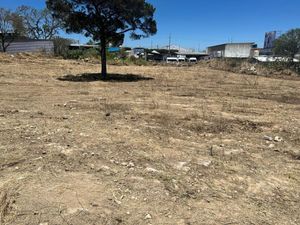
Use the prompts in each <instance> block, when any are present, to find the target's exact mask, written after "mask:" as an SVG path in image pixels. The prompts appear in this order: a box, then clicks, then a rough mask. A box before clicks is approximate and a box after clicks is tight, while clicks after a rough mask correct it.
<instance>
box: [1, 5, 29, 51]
mask: <svg viewBox="0 0 300 225" xmlns="http://www.w3.org/2000/svg"><path fill="white" fill-rule="evenodd" d="M24 32H25V28H24V26H23V23H22V20H21V18H20V17H19V16H18V15H17V14H16V13H13V12H11V11H10V10H8V9H4V8H0V42H1V43H0V51H3V52H6V49H7V48H8V47H9V45H10V44H11V42H13V40H14V39H15V38H16V37H18V36H20V35H22V34H23V33H24Z"/></svg>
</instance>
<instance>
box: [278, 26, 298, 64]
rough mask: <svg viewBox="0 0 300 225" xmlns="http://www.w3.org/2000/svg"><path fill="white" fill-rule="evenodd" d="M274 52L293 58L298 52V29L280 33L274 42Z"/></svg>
mask: <svg viewBox="0 0 300 225" xmlns="http://www.w3.org/2000/svg"><path fill="white" fill-rule="evenodd" d="M273 51H274V54H275V55H278V56H284V57H288V58H289V59H290V60H293V58H294V57H295V55H296V54H298V53H299V52H300V29H292V30H290V31H288V32H287V33H285V34H283V35H281V36H280V37H279V38H278V39H277V40H276V41H275V43H274V49H273Z"/></svg>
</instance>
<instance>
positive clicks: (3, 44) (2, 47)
mask: <svg viewBox="0 0 300 225" xmlns="http://www.w3.org/2000/svg"><path fill="white" fill-rule="evenodd" d="M0 50H2V52H6V46H5V39H4V37H2V36H1V49H0Z"/></svg>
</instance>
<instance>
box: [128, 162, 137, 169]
mask: <svg viewBox="0 0 300 225" xmlns="http://www.w3.org/2000/svg"><path fill="white" fill-rule="evenodd" d="M134 166H135V165H134V163H133V162H129V163H128V165H127V167H129V168H132V167H134Z"/></svg>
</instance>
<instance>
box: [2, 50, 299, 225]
mask: <svg viewBox="0 0 300 225" xmlns="http://www.w3.org/2000/svg"><path fill="white" fill-rule="evenodd" d="M99 69H100V65H97V64H88V63H84V62H77V61H64V60H57V59H45V58H42V57H31V56H30V55H26V57H23V56H21V57H15V58H11V57H7V56H3V55H2V56H0V98H1V101H0V132H1V135H0V143H1V145H0V223H1V224H48V225H50V224H67V225H68V224H74V225H75V224H76V225H77V224H78V225H79V224H80V225H82V224H101V225H102V224H110V225H115V224H130V225H131V224H172V225H174V224H178V225H184V224H186V225H187V224H193V225H194V224H195V225H198V224H203V225H204V224H205V225H208V224H280V225H284V224H286V225H288V224H289V225H290V224H294V225H296V224H299V223H300V217H299V213H298V212H299V208H300V201H299V199H300V175H299V169H300V164H299V144H300V141H299V136H300V114H299V104H300V102H299V97H298V96H300V81H299V80H294V81H291V80H282V79H272V78H265V77H258V76H253V75H251V76H250V77H246V76H245V75H240V74H233V73H229V72H224V71H215V70H212V69H209V68H206V67H202V66H201V65H200V66H193V67H166V66H164V67H160V66H152V67H144V66H140V67H136V66H123V67H122V66H110V67H109V71H110V72H111V73H112V74H114V75H113V77H112V79H111V80H109V81H102V80H99V79H98V77H97V76H96V73H97V72H98V71H99ZM266 135H267V136H271V137H273V138H274V137H275V136H279V137H282V138H283V141H281V142H274V141H267V140H265V139H264V136H266ZM147 214H150V215H151V218H149V216H147V217H146V215H147ZM145 217H146V218H145Z"/></svg>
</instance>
